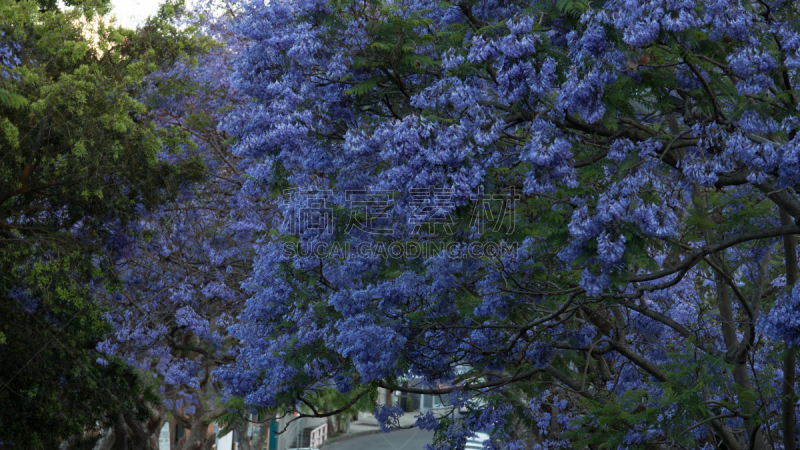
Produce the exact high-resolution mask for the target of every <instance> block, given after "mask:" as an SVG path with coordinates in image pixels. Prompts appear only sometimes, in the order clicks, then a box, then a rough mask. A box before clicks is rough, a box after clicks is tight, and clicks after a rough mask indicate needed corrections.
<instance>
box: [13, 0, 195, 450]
mask: <svg viewBox="0 0 800 450" xmlns="http://www.w3.org/2000/svg"><path fill="white" fill-rule="evenodd" d="M68 5H70V3H69V2H68ZM75 6H78V7H74V8H68V9H66V10H58V9H57V8H55V6H54V4H53V5H51V4H47V2H45V3H41V2H40V3H34V2H17V3H15V4H6V5H4V8H2V17H1V18H0V40H2V42H0V44H2V45H4V46H6V48H10V49H11V51H12V53H13V57H12V60H16V61H17V63H16V64H11V65H9V64H8V63H6V64H5V66H6V67H4V68H3V69H4V72H7V74H8V76H5V77H4V78H3V79H1V80H0V94H2V95H0V249H1V250H0V274H1V275H0V405H3V406H4V407H3V408H2V409H0V446H3V445H17V446H19V447H20V448H54V447H55V446H57V442H59V440H60V439H61V438H65V437H68V436H71V435H73V434H76V433H82V432H83V431H84V430H87V429H93V428H95V427H97V426H98V425H101V426H102V425H104V424H106V423H108V422H109V421H113V420H117V419H118V418H119V415H120V414H122V415H125V416H126V417H128V416H129V417H133V418H135V419H136V420H142V419H144V418H145V417H146V414H147V407H146V403H147V402H146V401H143V398H144V399H148V398H149V399H150V400H152V399H153V397H152V394H148V393H147V389H145V387H144V386H143V385H142V383H141V381H140V380H139V378H138V375H137V374H135V373H134V372H133V369H132V368H130V367H128V366H127V365H125V364H124V363H123V362H122V361H121V360H116V359H113V358H110V359H108V360H106V361H105V362H103V364H101V363H99V362H98V361H97V360H98V356H99V355H98V354H97V350H96V346H97V343H98V342H99V341H100V340H102V339H103V338H104V337H105V336H107V334H108V333H109V332H110V331H111V328H110V326H109V325H108V323H107V322H106V321H105V319H104V317H103V314H104V311H103V309H102V308H101V307H100V306H99V305H98V304H96V303H95V302H93V301H92V300H91V298H92V292H93V291H94V290H96V289H98V288H103V289H110V290H114V289H116V288H117V286H118V281H116V280H117V276H116V274H115V273H114V271H113V267H112V265H111V264H110V262H109V257H111V256H113V254H114V250H115V248H116V246H117V243H116V242H117V241H118V240H119V238H120V233H122V231H120V230H122V228H121V226H122V225H124V223H126V222H127V221H129V220H130V219H131V218H132V217H134V216H135V213H136V212H137V211H142V210H146V209H148V208H151V207H152V206H153V205H156V204H158V203H160V202H162V201H165V200H168V199H169V198H171V197H173V196H174V195H175V193H176V190H177V188H178V187H179V186H180V184H181V183H182V182H184V181H188V180H190V179H193V178H196V177H197V175H198V173H200V171H201V170H202V168H203V167H202V164H200V163H198V162H197V161H195V160H192V159H189V160H188V161H186V160H184V161H183V162H182V163H181V164H172V163H169V162H166V161H165V160H164V158H159V154H161V153H162V152H164V151H167V152H174V151H180V150H181V146H182V145H183V144H184V143H185V140H184V139H183V138H182V137H181V136H174V135H173V134H172V133H170V130H169V129H158V128H157V127H156V126H155V125H154V124H153V123H152V121H150V120H147V117H148V110H147V108H146V107H145V105H144V104H143V103H141V102H140V101H139V98H141V97H142V95H143V94H144V92H143V86H144V84H143V79H144V77H145V76H146V75H147V74H148V73H150V72H152V71H153V70H155V69H156V64H155V63H156V62H164V61H169V60H175V59H177V58H180V57H183V56H184V55H185V54H187V53H189V54H190V53H192V52H196V51H199V50H200V49H201V48H203V47H204V46H205V44H204V42H203V40H201V39H196V38H195V37H193V36H192V33H191V30H179V29H178V28H177V27H174V26H171V25H168V18H169V17H170V15H171V14H172V12H174V10H175V6H176V5H167V6H166V7H164V8H162V11H161V13H160V14H159V16H158V17H155V18H153V19H151V20H150V21H149V22H148V23H147V24H146V25H145V26H144V27H142V28H140V29H139V30H137V31H132V30H125V29H122V28H119V27H114V26H109V25H107V24H104V23H103V22H102V21H101V20H98V18H99V17H100V16H98V15H97V13H98V12H100V13H102V12H104V11H105V10H106V9H107V5H103V4H93V3H91V2H84V3H81V4H80V5H75ZM177 6H179V5H177ZM87 24H91V25H87Z"/></svg>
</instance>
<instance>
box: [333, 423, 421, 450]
mask: <svg viewBox="0 0 800 450" xmlns="http://www.w3.org/2000/svg"><path fill="white" fill-rule="evenodd" d="M431 443H433V431H424V430H420V429H416V428H415V429H413V430H398V431H392V432H391V433H376V434H368V435H366V436H359V437H354V438H352V439H345V440H343V441H339V442H334V443H331V444H330V445H326V446H325V450H422V448H423V447H424V446H425V444H431Z"/></svg>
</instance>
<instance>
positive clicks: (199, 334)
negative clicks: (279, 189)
mask: <svg viewBox="0 0 800 450" xmlns="http://www.w3.org/2000/svg"><path fill="white" fill-rule="evenodd" d="M178 12H179V14H178V16H176V17H175V18H173V22H172V23H173V24H174V25H176V26H181V27H183V28H184V29H186V30H187V31H188V30H191V32H192V33H195V34H196V35H197V36H198V37H202V38H203V39H205V40H206V41H207V43H208V48H207V49H206V51H205V52H203V53H202V54H197V55H191V54H190V55H185V56H184V57H183V58H181V59H179V60H177V61H166V62H165V64H164V65H163V66H162V67H160V68H159V70H158V71H156V72H154V73H151V74H149V75H148V77H147V78H146V87H147V88H146V89H145V90H144V95H143V102H144V104H145V105H147V106H148V108H149V110H150V114H149V116H148V117H149V119H150V120H151V121H152V122H153V123H154V124H155V125H156V126H157V127H158V129H159V130H161V131H162V132H163V133H166V134H168V135H170V136H173V138H174V139H176V140H179V141H185V142H186V145H185V146H184V149H183V151H181V152H179V153H171V154H170V153H162V154H161V155H160V156H161V158H163V159H164V160H167V161H169V162H171V163H173V164H182V163H184V162H186V161H192V160H197V161H201V162H202V164H203V167H204V168H205V173H204V174H203V177H202V179H201V180H198V181H195V182H191V183H184V184H182V185H181V187H180V189H179V194H178V195H177V197H176V198H175V199H173V201H170V202H168V203H165V204H163V205H161V206H159V207H157V208H153V209H152V210H150V211H147V212H144V211H143V212H141V213H140V214H139V215H138V216H137V218H136V220H135V221H131V222H128V223H126V224H125V226H124V227H115V228H114V230H115V236H116V237H117V240H116V243H117V247H116V249H117V252H116V253H115V254H114V263H113V265H114V267H115V269H116V270H117V271H118V272H119V273H120V276H121V278H122V281H123V283H122V288H121V289H118V290H116V291H111V290H105V291H103V290H100V291H98V299H100V300H101V302H102V303H103V304H106V305H109V307H110V311H109V313H108V315H107V317H108V318H109V319H110V321H111V322H112V323H113V325H114V332H113V334H111V335H109V336H107V339H106V340H105V341H104V342H102V343H101V344H100V346H99V349H100V350H101V351H102V352H103V353H105V354H107V355H110V356H117V357H121V358H123V359H124V360H125V361H127V362H128V363H129V364H131V365H132V366H134V367H136V368H137V369H138V370H139V371H140V373H143V374H146V376H145V378H146V379H148V380H151V381H152V382H153V383H154V385H155V386H156V389H157V391H158V393H159V397H160V399H159V400H160V401H159V402H156V403H154V404H152V405H150V406H151V411H152V414H151V417H150V420H149V422H148V423H151V424H152V426H149V425H148V426H147V430H146V431H145V433H146V434H147V438H148V439H147V442H142V443H139V445H137V447H136V448H140V449H157V448H158V437H159V432H160V431H161V428H162V426H163V424H164V423H165V422H166V421H169V419H170V418H174V419H175V421H176V423H177V424H179V425H181V426H182V427H183V428H184V429H187V430H189V434H188V436H187V437H186V439H184V440H183V441H182V442H180V443H179V444H178V445H177V446H175V447H174V448H175V449H178V450H200V449H210V448H211V446H213V445H214V444H215V441H216V440H215V436H214V435H211V437H208V433H207V432H208V429H209V427H210V426H212V424H210V421H211V420H224V419H225V418H226V417H231V418H233V419H242V417H243V416H244V415H245V414H246V411H245V410H244V409H243V410H242V411H241V413H240V414H239V411H237V412H236V413H232V412H231V411H230V410H229V408H228V407H227V401H228V398H227V392H226V390H225V386H224V384H222V383H220V381H219V380H217V379H215V378H214V377H213V376H212V372H213V370H214V369H216V368H217V367H219V366H221V365H222V364H225V363H229V362H231V361H232V360H233V358H234V356H235V354H236V345H235V341H234V340H233V339H232V337H231V336H229V334H228V327H229V326H230V325H231V324H233V323H234V322H235V318H236V316H237V315H238V314H239V312H240V311H241V310H242V307H243V304H244V299H245V298H246V295H245V293H244V291H243V290H242V289H241V283H242V281H244V279H245V278H246V277H247V274H248V273H250V266H251V264H252V259H253V256H252V246H251V243H252V241H253V235H254V231H257V232H259V233H261V232H263V231H264V229H265V228H264V227H265V224H266V223H267V222H268V221H267V220H266V219H265V217H269V215H270V214H271V208H270V206H269V203H266V202H259V203H254V202H253V201H252V200H251V198H250V197H249V196H247V195H245V194H243V193H242V192H241V189H240V188H241V186H242V185H243V183H244V178H243V177H244V172H243V171H244V170H245V168H246V166H245V165H244V163H243V162H242V161H241V160H240V158H238V157H236V156H235V155H233V154H231V152H230V143H229V142H228V140H229V138H230V136H227V135H226V134H225V133H224V132H222V131H220V130H218V129H217V127H216V124H217V123H218V122H219V120H220V119H221V118H222V117H223V116H224V114H225V113H226V112H227V111H229V110H230V109H231V108H234V107H236V106H237V105H239V104H241V103H242V102H244V101H245V100H246V97H244V96H241V95H238V94H237V91H236V89H232V88H231V86H230V76H229V72H230V66H231V59H232V58H233V57H234V56H235V55H236V54H237V53H238V51H239V48H240V47H241V46H242V45H243V41H242V40H241V38H240V36H239V35H238V34H236V33H235V32H234V30H232V29H231V27H230V26H229V25H230V19H231V14H232V13H233V11H226V10H220V9H219V8H218V7H216V5H214V4H213V2H202V3H196V4H194V5H193V6H192V8H191V10H183V9H181V10H179V11H178ZM242 211H248V214H247V219H253V218H254V217H255V218H256V219H257V220H251V221H250V222H249V223H245V222H244V220H243V219H245V216H244V215H243V213H242ZM247 417H248V418H249V416H247ZM227 422H230V424H231V426H230V427H229V428H228V429H229V430H230V429H234V428H236V429H237V431H238V432H239V436H246V435H247V434H248V433H247V430H246V425H247V422H246V421H244V420H228V421H227ZM226 424H227V423H226ZM120 425H124V424H120ZM132 426H133V427H136V424H133V425H132ZM118 428H119V427H118V425H117V424H114V433H115V440H116V441H117V442H120V441H121V440H120V439H118V438H117V437H118V436H120V435H122V436H124V435H125V434H126V433H125V432H124V430H119V429H118ZM262 430H263V431H264V433H261V435H260V436H259V435H258V434H257V435H256V436H254V440H257V441H259V442H260V443H263V442H264V441H265V439H266V432H267V431H268V430H269V427H262ZM109 441H111V440H110V439H109ZM246 444H247V442H242V443H241V446H242V448H243V449H249V448H250V447H246V446H245V445H246ZM114 448H116V447H114ZM253 448H259V449H260V448H261V446H258V445H255V444H254V447H253Z"/></svg>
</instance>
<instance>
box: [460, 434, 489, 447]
mask: <svg viewBox="0 0 800 450" xmlns="http://www.w3.org/2000/svg"><path fill="white" fill-rule="evenodd" d="M488 440H489V433H484V432H483V431H476V432H475V436H472V437H471V438H467V443H466V445H464V450H483V443H484V442H486V441H488Z"/></svg>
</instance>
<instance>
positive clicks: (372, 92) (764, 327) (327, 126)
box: [217, 0, 800, 450]
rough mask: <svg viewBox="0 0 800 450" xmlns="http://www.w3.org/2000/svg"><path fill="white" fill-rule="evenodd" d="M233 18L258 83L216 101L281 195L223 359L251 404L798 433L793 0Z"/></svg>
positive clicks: (359, 5) (554, 433)
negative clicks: (419, 396) (431, 404)
mask: <svg viewBox="0 0 800 450" xmlns="http://www.w3.org/2000/svg"><path fill="white" fill-rule="evenodd" d="M236 23H237V30H238V32H240V33H241V34H242V35H244V36H245V37H246V38H247V39H248V40H249V44H248V46H247V48H246V49H244V50H242V52H241V54H239V55H238V62H237V65H236V72H235V75H234V83H235V86H236V88H237V89H239V90H240V91H241V92H242V93H243V94H245V95H249V96H251V97H252V98H253V101H252V102H248V103H246V104H245V105H244V106H242V107H239V108H236V109H235V110H234V111H232V112H231V113H230V114H228V115H227V117H226V118H225V120H224V121H223V123H222V125H221V127H222V129H223V130H225V131H226V132H228V133H230V134H231V135H233V136H236V137H237V138H238V140H237V142H236V144H235V146H234V153H235V154H236V155H237V156H238V157H239V158H241V160H242V161H246V163H247V165H248V169H247V171H246V175H247V178H246V181H245V182H244V185H243V191H244V192H245V193H246V194H247V195H250V196H252V197H253V198H256V199H257V198H262V199H263V201H265V202H269V201H275V200H278V201H279V202H280V213H281V214H280V216H279V217H278V218H277V219H275V221H274V222H273V223H272V224H270V228H271V229H272V230H273V231H272V232H270V233H264V234H263V236H262V237H261V239H260V241H259V243H258V244H257V245H256V248H255V250H256V253H257V257H256V259H255V263H254V268H253V272H252V276H250V278H249V279H248V280H247V281H246V282H245V283H244V285H243V286H244V288H245V289H246V290H247V291H248V293H249V294H248V295H249V299H248V300H247V304H246V308H245V310H244V312H243V313H242V314H241V316H240V317H239V323H238V324H237V325H235V326H233V327H231V328H230V329H229V331H230V333H231V335H232V336H233V337H235V338H236V339H238V342H239V345H240V346H241V349H240V351H239V354H238V357H237V359H236V361H235V363H233V364H230V365H228V366H226V367H225V368H223V369H220V370H218V371H217V374H218V375H219V377H220V378H221V379H222V380H224V382H225V383H226V384H227V387H228V389H230V390H231V391H232V392H233V393H234V394H236V395H239V396H241V397H242V398H243V401H244V402H245V403H247V404H250V405H253V406H256V407H263V408H275V407H284V408H298V409H300V410H302V411H303V413H304V414H317V415H320V414H321V411H320V410H318V409H317V408H316V406H315V405H316V401H317V400H318V398H319V397H320V395H319V392H320V389H323V388H327V387H330V386H336V387H337V388H338V389H339V390H340V391H341V392H342V393H345V394H347V395H348V396H349V398H350V399H351V402H356V401H357V400H358V399H360V398H365V397H369V396H372V395H374V393H375V390H376V389H377V388H378V387H383V388H386V389H390V390H399V391H405V392H412V393H426V394H430V395H436V396H440V397H442V398H443V399H444V400H446V401H447V402H448V403H449V404H450V405H451V408H453V409H464V410H465V411H466V413H464V414H462V415H459V416H450V417H439V416H438V415H434V414H432V413H427V414H425V415H421V416H420V417H419V420H418V422H417V426H419V427H421V428H426V429H436V430H437V433H438V435H437V436H438V439H437V441H436V444H435V445H434V446H433V448H436V449H450V448H462V447H463V445H464V443H465V440H466V438H467V437H468V436H469V435H470V433H472V432H473V431H475V430H480V429H483V430H489V431H491V435H492V441H491V443H490V444H487V445H488V447H486V448H506V449H521V448H554V447H564V446H569V445H572V446H574V447H575V448H585V446H589V448H626V447H627V448H633V447H640V446H651V448H653V447H654V446H655V447H658V448H695V447H699V448H718V447H723V446H724V447H725V448H728V449H737V450H738V449H747V448H775V449H777V448H784V449H787V450H789V449H794V448H796V438H795V433H796V427H797V420H796V417H797V416H796V409H797V397H796V394H795V392H796V382H795V377H794V373H795V369H796V362H795V356H794V354H795V348H796V347H797V346H798V345H800V339H798V336H800V334H799V333H798V332H799V331H800V328H798V324H799V323H800V309H798V305H800V288H798V289H794V288H793V285H794V284H795V282H796V281H797V270H798V268H797V256H796V246H797V243H796V241H795V238H794V235H796V234H798V233H800V226H798V225H797V224H796V223H795V222H796V220H797V219H798V218H800V198H799V197H798V195H797V192H796V189H797V185H798V182H800V138H798V136H797V131H798V129H800V121H799V120H798V116H797V114H798V113H797V107H798V104H800V97H799V95H800V94H799V93H798V92H797V86H798V81H800V80H799V79H798V76H800V73H798V67H800V55H798V53H797V52H798V49H799V48H800V16H799V15H798V10H797V5H796V3H794V2H788V1H786V2H781V1H772V0H759V1H749V0H709V1H695V0H685V1H671V0H670V1H664V0H650V1H643V0H607V1H601V2H591V3H589V2H585V1H581V0H576V1H573V0H560V1H558V2H554V1H548V0H545V1H532V2H525V1H510V0H463V1H457V2H455V1H453V2H451V1H443V2H433V1H425V0H397V1H382V0H337V1H333V0H331V1H323V0H273V1H270V2H266V3H265V2H262V1H253V2H250V3H246V4H245V5H244V6H243V11H242V12H241V13H239V14H238V15H237V17H236ZM241 212H242V219H240V220H243V221H246V220H247V219H246V218H247V217H248V214H255V213H256V212H255V211H253V212H252V213H251V212H249V211H241ZM252 217H255V216H252ZM301 405H302V406H301ZM345 407H346V405H345ZM397 414H399V408H397V407H394V408H389V407H381V408H378V409H377V410H376V415H377V417H378V418H379V419H380V420H382V421H383V422H384V423H385V424H386V425H387V426H391V425H392V423H393V422H394V420H395V418H396V416H397Z"/></svg>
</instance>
